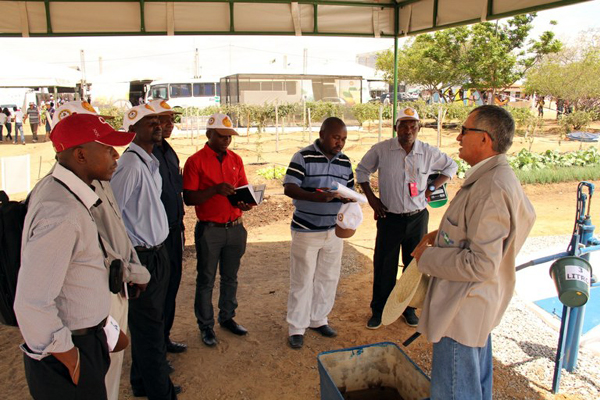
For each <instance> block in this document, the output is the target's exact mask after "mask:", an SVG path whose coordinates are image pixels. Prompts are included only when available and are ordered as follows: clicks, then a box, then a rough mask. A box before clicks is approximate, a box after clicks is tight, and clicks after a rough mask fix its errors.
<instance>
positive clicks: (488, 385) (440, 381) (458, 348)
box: [431, 336, 493, 400]
mask: <svg viewBox="0 0 600 400" xmlns="http://www.w3.org/2000/svg"><path fill="white" fill-rule="evenodd" d="M492 374H493V370H492V337H491V336H488V340H487V342H486V344H485V346H483V347H468V346H464V345H462V344H460V343H458V342H457V341H455V340H453V339H450V338H448V337H443V338H442V340H440V341H439V342H437V343H434V344H433V361H432V369H431V399H432V400H437V399H444V400H460V399H465V400H467V399H468V400H491V399H492Z"/></svg>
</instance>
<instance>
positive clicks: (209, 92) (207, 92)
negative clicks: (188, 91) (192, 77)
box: [194, 82, 215, 97]
mask: <svg viewBox="0 0 600 400" xmlns="http://www.w3.org/2000/svg"><path fill="white" fill-rule="evenodd" d="M214 95H215V84H214V83H212V82H211V83H194V97H213V96H214Z"/></svg>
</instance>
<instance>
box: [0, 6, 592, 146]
mask: <svg viewBox="0 0 600 400" xmlns="http://www.w3.org/2000/svg"><path fill="white" fill-rule="evenodd" d="M29 1H30V2H43V3H44V7H45V11H46V26H47V29H46V33H29V36H31V37H41V36H50V37H72V36H144V35H167V32H165V31H152V32H149V31H147V30H146V23H145V4H146V3H158V2H161V3H162V2H164V1H165V0H137V1H139V4H140V30H139V32H106V33H104V32H96V33H87V32H73V33H55V32H54V31H53V29H52V12H51V8H52V7H51V4H52V3H53V2H55V3H57V2H62V3H65V2H66V3H69V2H73V3H75V2H81V1H82V0H29ZM87 1H88V2H107V3H132V2H135V0H87ZM419 1H421V0H394V1H393V2H390V3H379V2H376V0H374V1H366V2H358V1H352V0H346V1H331V0H296V1H294V0H171V2H173V3H228V4H229V30H227V31H183V32H182V31H179V32H175V33H174V34H175V35H204V36H209V35H248V36H251V35H267V36H294V35H295V32H292V31H290V32H287V31H285V32H273V31H271V32H265V31H237V30H236V29H235V22H234V20H235V18H234V12H235V4H236V3H254V4H291V3H298V4H304V5H312V6H313V18H314V22H313V29H312V32H302V35H304V36H346V37H374V36H375V35H376V34H377V33H379V35H378V37H384V38H393V39H394V97H393V98H394V103H393V121H395V120H396V115H397V106H398V37H399V36H400V34H403V35H406V34H409V35H418V34H421V33H427V32H433V31H437V30H441V29H447V28H452V27H456V26H462V25H470V24H475V23H477V22H480V18H474V19H469V20H465V21H460V22H455V23H451V24H443V25H438V23H437V20H438V12H439V0H433V10H432V11H433V14H432V24H431V27H430V28H425V29H420V30H416V31H410V32H400V27H399V25H400V9H402V8H404V7H406V6H409V5H411V4H414V3H418V2H419ZM497 1H498V0H497ZM586 1H590V0H557V1H554V2H552V3H547V4H542V5H538V6H532V7H526V8H523V9H519V10H514V11H511V12H505V13H498V14H494V0H487V12H486V20H487V21H490V20H495V19H500V18H507V17H511V16H514V15H518V14H524V13H530V12H535V11H541V10H547V9H551V8H556V7H560V6H566V5H571V4H576V3H583V2H586ZM321 5H323V6H352V7H377V8H393V9H394V33H393V34H384V33H381V32H374V33H373V34H364V33H346V32H319V6H321ZM3 36H4V37H20V36H22V33H3V32H0V37H3ZM394 135H395V131H394Z"/></svg>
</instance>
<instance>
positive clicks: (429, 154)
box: [356, 138, 458, 214]
mask: <svg viewBox="0 0 600 400" xmlns="http://www.w3.org/2000/svg"><path fill="white" fill-rule="evenodd" d="M457 169H458V166H457V165H456V163H455V162H454V161H453V160H452V159H451V158H450V157H448V155H447V154H445V153H442V152H441V151H440V150H439V149H438V148H436V147H432V146H430V145H428V144H427V143H423V142H421V141H420V140H415V144H414V146H413V148H412V150H411V152H410V153H408V154H407V153H406V151H405V150H404V149H403V148H402V146H401V145H400V143H399V142H398V138H391V139H388V140H386V141H383V142H379V143H377V144H375V145H374V146H373V147H371V149H370V150H369V151H368V152H367V154H365V155H364V156H363V158H362V160H361V161H360V163H358V166H357V167H356V181H357V182H358V183H364V182H369V179H370V177H371V174H372V173H374V172H376V171H377V172H378V179H379V195H380V198H381V201H382V202H383V204H384V205H385V206H386V207H387V208H388V211H389V212H391V213H394V214H402V213H408V212H413V211H418V210H422V209H424V208H425V207H427V199H426V198H425V191H426V190H427V177H428V176H429V175H431V174H433V173H434V172H438V171H439V172H441V173H442V174H443V175H446V176H447V177H448V178H452V177H453V176H454V174H455V173H456V170H457ZM411 182H414V183H416V184H417V190H418V192H419V194H418V195H417V196H414V197H411V195H410V191H409V188H408V185H409V183H411Z"/></svg>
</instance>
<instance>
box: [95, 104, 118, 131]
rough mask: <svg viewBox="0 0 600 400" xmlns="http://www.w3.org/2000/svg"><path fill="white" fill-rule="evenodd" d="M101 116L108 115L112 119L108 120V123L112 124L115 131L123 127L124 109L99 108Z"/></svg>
mask: <svg viewBox="0 0 600 400" xmlns="http://www.w3.org/2000/svg"><path fill="white" fill-rule="evenodd" d="M98 111H99V114H100V115H107V116H110V117H112V118H106V122H108V123H109V124H110V126H112V127H113V128H114V129H116V130H119V129H121V128H122V127H123V115H124V113H125V110H124V109H121V108H117V107H101V108H99V110H98Z"/></svg>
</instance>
